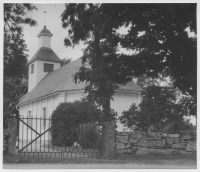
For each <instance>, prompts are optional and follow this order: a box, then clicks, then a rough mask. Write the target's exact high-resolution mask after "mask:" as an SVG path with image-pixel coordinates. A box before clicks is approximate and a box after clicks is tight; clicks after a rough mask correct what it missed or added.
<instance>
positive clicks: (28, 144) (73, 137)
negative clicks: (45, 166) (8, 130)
mask: <svg viewBox="0 0 200 172" xmlns="http://www.w3.org/2000/svg"><path fill="white" fill-rule="evenodd" d="M60 125H61V124H59V123H58V124H56V125H53V126H52V124H51V118H41V117H40V118H37V117H35V118H28V117H22V118H19V137H18V138H19V139H18V154H19V155H20V156H32V157H44V158H53V157H68V158H84V157H90V158H91V157H94V158H96V157H98V156H99V148H100V145H101V127H100V126H99V124H98V122H94V121H93V122H92V121H89V122H87V123H81V124H78V125H76V126H74V125H73V126H64V128H65V129H64V130H61V129H60V128H62V127H60Z"/></svg>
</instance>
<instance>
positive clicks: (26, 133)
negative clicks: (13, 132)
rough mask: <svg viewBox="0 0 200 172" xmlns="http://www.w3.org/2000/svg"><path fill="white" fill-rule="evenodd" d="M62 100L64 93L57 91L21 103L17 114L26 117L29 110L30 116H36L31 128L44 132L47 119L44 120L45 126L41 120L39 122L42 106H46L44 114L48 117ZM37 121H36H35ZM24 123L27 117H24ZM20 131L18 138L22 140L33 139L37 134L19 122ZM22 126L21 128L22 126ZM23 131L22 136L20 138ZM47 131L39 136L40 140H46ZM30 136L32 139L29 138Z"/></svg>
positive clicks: (47, 125) (26, 121)
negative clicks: (57, 92) (53, 93)
mask: <svg viewBox="0 0 200 172" xmlns="http://www.w3.org/2000/svg"><path fill="white" fill-rule="evenodd" d="M61 102H64V94H63V93H59V94H56V95H52V96H49V97H45V98H42V99H39V100H35V101H33V102H31V103H28V104H25V105H22V106H20V107H19V114H20V116H21V117H22V118H27V116H28V111H31V115H32V118H36V117H37V120H36V119H33V120H32V128H33V129H34V130H36V131H37V132H38V133H42V132H44V131H45V130H46V129H48V128H49V120H47V122H46V128H44V127H43V121H42V122H41V123H40V120H39V119H40V118H43V108H45V107H46V116H47V118H49V117H50V116H51V114H52V112H53V111H54V110H55V109H56V108H57V106H58V105H59V104H60V103H61ZM36 121H37V122H36ZM24 122H25V123H28V120H27V119H24ZM20 124H21V125H20V126H19V127H20V132H19V138H20V139H22V140H33V139H34V138H36V137H37V136H38V135H37V134H36V133H35V132H33V131H32V130H31V129H29V128H28V127H27V126H26V125H22V123H21V122H20ZM22 127H23V128H22ZM22 133H23V138H22ZM48 137H49V133H48V132H47V133H46V134H45V135H43V136H42V137H41V140H44V139H45V140H48V139H49V138H48ZM31 138H32V139H31Z"/></svg>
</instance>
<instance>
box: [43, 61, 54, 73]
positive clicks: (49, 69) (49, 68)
mask: <svg viewBox="0 0 200 172" xmlns="http://www.w3.org/2000/svg"><path fill="white" fill-rule="evenodd" d="M53 67H54V65H53V64H48V63H44V72H52V71H53Z"/></svg>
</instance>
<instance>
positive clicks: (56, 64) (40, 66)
mask: <svg viewBox="0 0 200 172" xmlns="http://www.w3.org/2000/svg"><path fill="white" fill-rule="evenodd" d="M37 36H38V38H39V50H38V51H37V52H36V53H35V55H34V56H33V57H32V58H31V60H30V61H29V62H28V65H29V73H28V76H29V78H28V92H30V91H31V90H32V89H34V87H35V86H36V85H37V84H38V83H39V82H40V81H41V80H42V79H43V78H44V77H45V76H46V75H47V74H48V73H50V72H52V71H54V70H56V69H58V68H60V67H61V60H60V58H59V57H58V56H57V55H56V54H55V52H54V51H53V50H52V49H51V37H52V36H53V34H52V33H51V32H50V31H49V30H48V29H47V28H46V26H44V28H43V29H42V30H41V32H40V33H39V34H38V35H37Z"/></svg>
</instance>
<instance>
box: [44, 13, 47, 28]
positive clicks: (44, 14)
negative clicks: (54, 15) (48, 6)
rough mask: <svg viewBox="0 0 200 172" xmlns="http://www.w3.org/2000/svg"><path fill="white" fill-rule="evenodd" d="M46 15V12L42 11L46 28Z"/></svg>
mask: <svg viewBox="0 0 200 172" xmlns="http://www.w3.org/2000/svg"><path fill="white" fill-rule="evenodd" d="M46 13H47V11H44V26H45V27H46Z"/></svg>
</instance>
